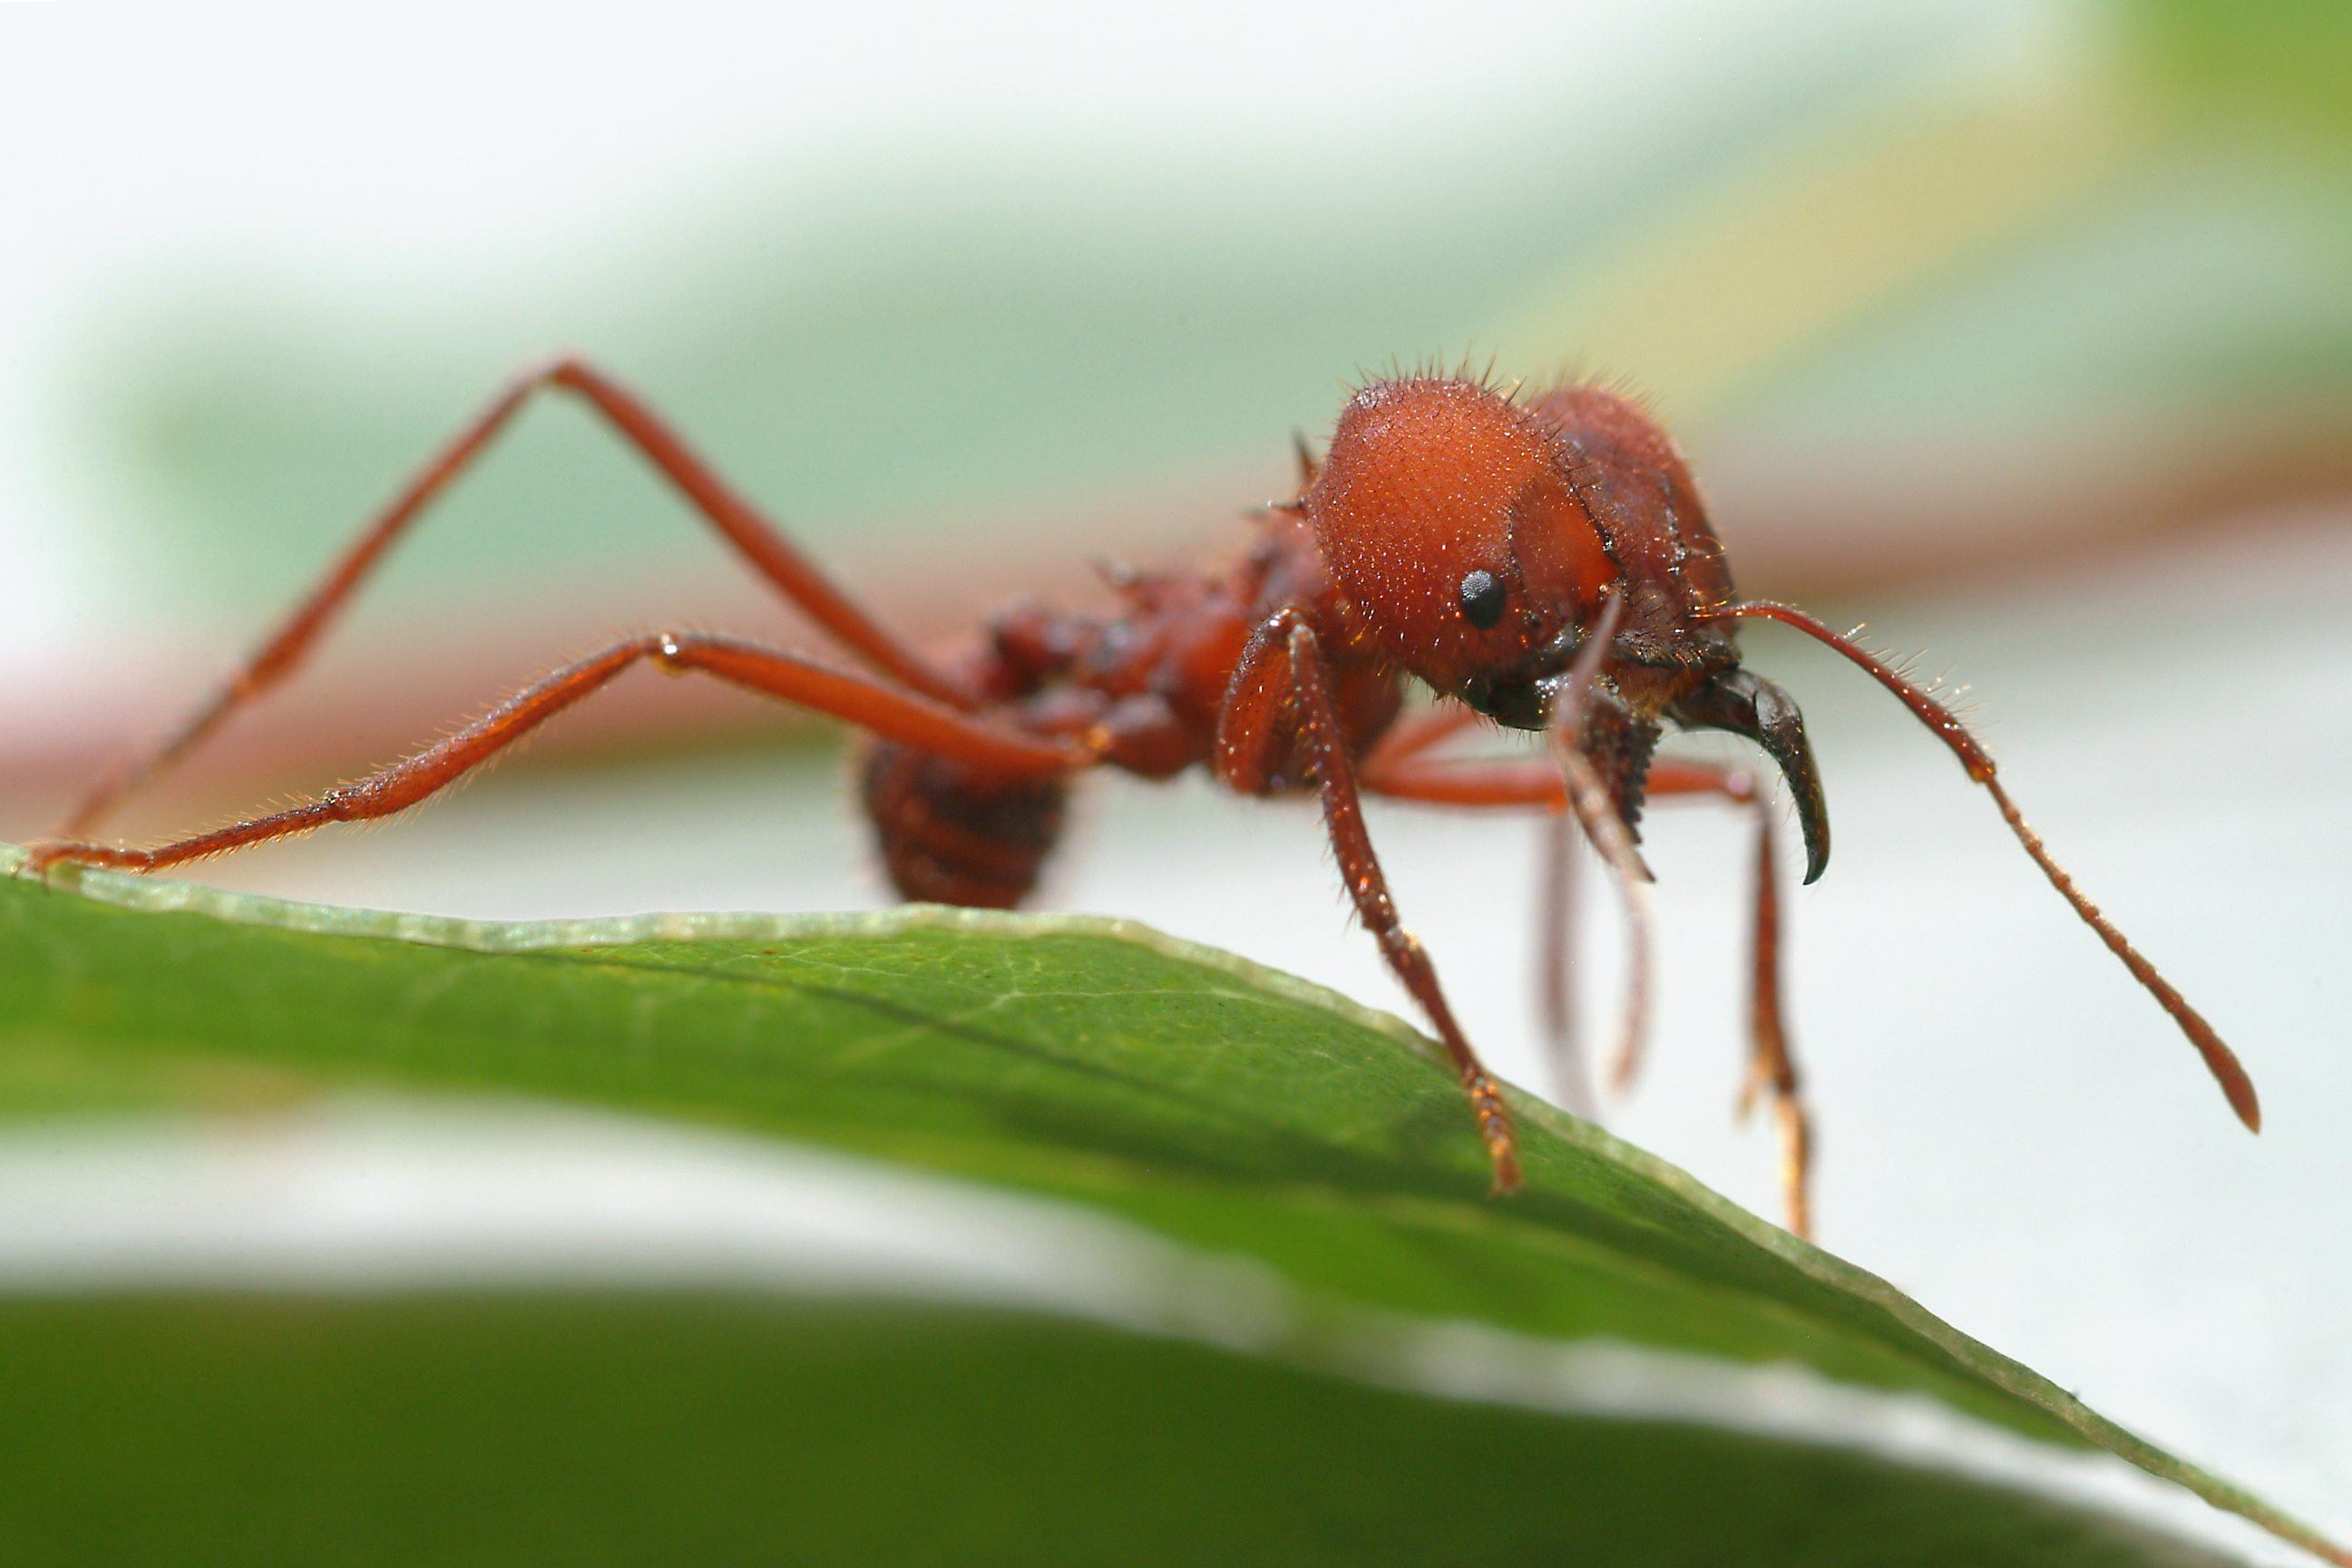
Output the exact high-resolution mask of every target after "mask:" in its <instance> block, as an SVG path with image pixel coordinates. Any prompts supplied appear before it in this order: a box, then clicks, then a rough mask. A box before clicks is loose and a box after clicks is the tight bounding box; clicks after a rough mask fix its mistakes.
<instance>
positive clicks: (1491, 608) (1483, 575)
mask: <svg viewBox="0 0 2352 1568" xmlns="http://www.w3.org/2000/svg"><path fill="white" fill-rule="evenodd" d="M1462 615H1463V618H1464V619H1465V620H1466V621H1468V622H1470V624H1471V625H1473V626H1475V627H1476V628H1478V630H1479V631H1481V632H1485V631H1487V630H1489V629H1491V628H1492V627H1493V626H1494V624H1495V622H1497V621H1500V620H1501V619H1502V618H1503V585H1502V584H1501V583H1500V582H1498V581H1496V579H1495V574H1494V573H1493V572H1491V571H1474V572H1472V573H1471V574H1470V575H1469V576H1467V577H1465V578H1464V579H1463V580H1462Z"/></svg>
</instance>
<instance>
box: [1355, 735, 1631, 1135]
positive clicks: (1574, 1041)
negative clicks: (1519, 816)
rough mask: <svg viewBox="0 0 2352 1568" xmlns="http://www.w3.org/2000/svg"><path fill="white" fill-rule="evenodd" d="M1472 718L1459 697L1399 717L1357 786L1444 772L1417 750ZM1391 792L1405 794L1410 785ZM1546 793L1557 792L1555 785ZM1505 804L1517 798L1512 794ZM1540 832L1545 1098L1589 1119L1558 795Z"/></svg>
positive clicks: (1565, 827) (1568, 833) (1540, 1023)
mask: <svg viewBox="0 0 2352 1568" xmlns="http://www.w3.org/2000/svg"><path fill="white" fill-rule="evenodd" d="M1480 722H1481V716H1480V715H1479V714H1478V712H1477V711H1476V710H1475V709H1474V708H1471V707H1469V706H1466V705H1465V704H1462V703H1442V704H1439V705H1437V706H1433V707H1427V708H1423V709H1421V710H1420V711H1418V712H1416V713H1412V714H1409V715H1407V716H1405V717H1403V718H1402V719H1399V720H1398V721H1397V722H1396V723H1395V724H1393V725H1391V726H1390V727H1389V729H1388V732H1387V733H1386V734H1385V735H1383V736H1381V738H1380V739H1379V741H1377V742H1376V743H1375V744H1374V745H1373V747H1372V748H1371V751H1370V753H1369V754H1368V755H1367V756H1366V757H1365V758H1364V763H1363V767H1362V769H1361V775H1362V783H1363V786H1364V788H1365V789H1370V791H1372V793H1374V794H1376V795H1378V794H1387V793H1391V791H1390V790H1388V789H1385V788H1384V781H1385V780H1386V779H1390V778H1392V777H1393V778H1400V779H1406V780H1408V781H1409V780H1410V779H1412V778H1414V777H1417V776H1418V775H1419V773H1420V771H1421V770H1422V769H1423V768H1426V769H1428V770H1431V771H1433V772H1434V773H1435V774H1436V775H1437V776H1438V777H1439V778H1440V779H1445V778H1447V777H1449V776H1451V775H1452V774H1453V773H1454V770H1455V768H1457V767H1458V766H1459V765H1458V764H1444V763H1436V762H1433V761H1427V760H1424V759H1423V758H1424V754H1425V753H1427V752H1430V751H1433V750H1435V749H1436V748H1437V747H1440V746H1442V745H1444V743H1445V742H1447V741H1449V740H1451V739H1453V738H1454V737H1455V736H1457V735H1460V734H1461V733H1462V732H1463V731H1465V730H1467V729H1470V728H1472V727H1475V726H1476V725H1477V724H1478V723H1480ZM1408 764H1414V765H1415V766H1412V767H1408V766H1407V765H1408ZM1541 771H1542V772H1543V773H1544V774H1546V775H1547V776H1549V778H1550V779H1551V781H1552V783H1553V785H1554V786H1557V785H1558V783H1559V769H1558V768H1551V767H1549V766H1547V767H1545V768H1542V769H1541ZM1396 792H1397V793H1400V794H1402V796H1404V797H1405V798H1411V797H1412V791H1411V789H1404V790H1402V791H1396ZM1553 793H1555V794H1558V793H1559V790H1558V789H1557V788H1555V789H1554V790H1553ZM1511 803H1513V804H1516V803H1517V800H1516V797H1515V798H1514V800H1512V802H1511ZM1542 834H1543V836H1542V839H1541V841H1540V843H1539V846H1538V854H1539V861H1538V870H1537V873H1536V883H1537V894H1536V907H1537V916H1536V932H1537V936H1536V1029H1537V1034H1538V1038H1539V1039H1540V1040H1542V1042H1543V1047H1544V1057H1545V1061H1547V1063H1548V1064H1549V1067H1550V1070H1551V1080H1552V1093H1553V1097H1554V1098H1555V1099H1556V1100H1558V1101H1559V1103H1560V1105H1561V1106H1562V1107H1563V1108H1565V1109H1566V1110H1568V1111H1570V1112H1571V1113H1574V1114H1576V1115H1579V1116H1581V1117H1583V1118H1584V1119H1585V1120H1586V1121H1588V1122H1591V1121H1597V1120H1598V1119H1599V1113H1600V1107H1599V1106H1597V1105H1596V1104H1594V1103H1593V1099H1592V1090H1591V1078H1592V1074H1591V1069H1590V1068H1589V1067H1588V1066H1587V1064H1586V1062H1585V1060H1584V1051H1583V1047H1582V1043H1581V1041H1580V1040H1578V1038H1577V1034H1576V1005H1575V976H1574V972H1573V967H1572V966H1571V964H1570V954H1571V953H1572V952H1573V951H1574V950H1575V930H1574V927H1575V921H1576V895H1575V876H1576V858H1575V857H1576V835H1575V832H1574V831H1573V827H1572V818H1571V817H1570V813H1569V811H1568V810H1567V807H1566V804H1565V802H1564V801H1563V803H1562V804H1561V805H1560V806H1559V808H1557V809H1556V810H1554V812H1553V814H1552V815H1551V816H1550V817H1549V818H1548V819H1547V820H1546V821H1545V822H1544V823H1543V827H1542Z"/></svg>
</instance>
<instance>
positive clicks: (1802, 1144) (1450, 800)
mask: <svg viewBox="0 0 2352 1568" xmlns="http://www.w3.org/2000/svg"><path fill="white" fill-rule="evenodd" d="M1363 782H1364V788H1365V789H1368V790H1370V792H1371V793H1373V794H1375V795H1381V796H1386V797H1389V798H1391V799H1395V800H1417V801H1421V802H1423V803H1424V804H1429V805H1440V806H1457V807H1472V808H1481V809H1493V808H1504V809H1510V808H1517V809H1520V810H1548V811H1551V812H1555V813H1559V812H1564V811H1565V810H1566V808H1567V794H1566V786H1565V784H1564V783H1563V781H1562V779H1561V777H1560V773H1559V768H1555V767H1553V766H1552V765H1551V764H1550V763H1549V762H1547V761H1542V760H1538V759H1534V758H1504V759H1498V760H1494V761H1448V760H1446V759H1444V758H1429V757H1414V758H1409V759H1407V760H1405V761H1402V762H1398V763H1395V764H1392V765H1390V766H1387V767H1384V768H1379V769H1377V770H1375V769H1372V768H1367V769H1366V770H1365V773H1364V779H1363ZM1692 795H1697V796H1706V797H1709V798H1712V799H1716V800H1723V801H1725V802H1727V803H1728V804H1731V805H1734V806H1738V807H1739V808H1740V809H1742V810H1746V811H1748V813H1749V814H1750V815H1751V817H1752V818H1753V820H1754V821H1755V823H1756V850H1755V882H1754V887H1755V894H1754V900H1753V903H1752V904H1751V906H1750V907H1751V910H1752V914H1751V917H1750V927H1749V928H1750V938H1749V947H1748V1076H1747V1078H1746V1080H1745V1081H1744V1082H1743V1086H1742V1088H1741V1091H1740V1096H1739V1108H1740V1110H1741V1111H1742V1112H1743V1113H1744V1112H1746V1111H1747V1110H1748V1107H1749V1105H1750V1104H1752V1103H1753V1102H1754V1100H1755V1097H1756V1095H1757V1094H1758V1093H1759V1092H1763V1093H1769V1095H1770V1096H1771V1099H1772V1111H1773V1119H1774V1122H1775V1123H1776V1124H1777V1126H1778V1128H1779V1132H1780V1196H1781V1202H1782V1205H1783V1207H1784V1209H1785V1211H1786V1213H1787V1216H1788V1222H1789V1228H1790V1230H1792V1231H1794V1232H1796V1233H1797V1234H1798V1235H1800V1236H1805V1237H1810V1236H1811V1234H1812V1197H1811V1194H1812V1120H1811V1113H1810V1111H1809V1110H1808V1108H1807V1106H1806V1103H1805V1100H1804V1095H1803V1091H1802V1084H1801V1078H1800V1076H1799V1073H1798V1071H1797V1062H1796V1057H1795V1053H1794V1051H1793V1049H1792V1048H1791V1046H1790V1040H1789V1031H1788V1027H1787V1023H1786V1019H1785V1015H1784V1012H1783V1009H1782V1004H1781V990H1780V867H1779V862H1778V859H1777V852H1778V841H1779V832H1778V825H1777V823H1776V821H1775V820H1774V817H1773V814H1772V810H1771V801H1770V800H1769V796H1768V795H1767V794H1766V793H1765V791H1763V790H1762V789H1759V786H1758V784H1757V781H1756V779H1755V777H1754V776H1753V775H1751V774H1748V773H1746V772H1743V771H1741V770H1740V769H1738V768H1724V767H1718V766H1717V765H1714V764H1711V763H1703V762H1689V761H1683V760H1681V759H1678V758H1660V759H1659V760H1658V761H1657V762H1655V763H1654V764H1653V765H1652V766H1651V768H1650V774H1649V796H1650V798H1651V799H1652V800H1660V799H1664V798H1669V797H1674V796H1692ZM1563 820H1564V819H1563ZM1548 826H1549V825H1548Z"/></svg>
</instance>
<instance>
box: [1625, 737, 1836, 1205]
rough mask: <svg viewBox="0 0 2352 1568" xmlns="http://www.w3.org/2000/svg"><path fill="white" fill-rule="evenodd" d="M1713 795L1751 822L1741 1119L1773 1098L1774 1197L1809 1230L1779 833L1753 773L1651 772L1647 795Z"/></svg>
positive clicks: (1671, 766)
mask: <svg viewBox="0 0 2352 1568" xmlns="http://www.w3.org/2000/svg"><path fill="white" fill-rule="evenodd" d="M1668 795H1713V796H1715V797H1717V799H1719V800H1724V801H1727V802H1728V803H1729V804H1731V805H1734V806H1738V807H1741V808H1743V809H1744V810H1747V811H1748V814H1749V815H1750V816H1752V817H1753V818H1754V819H1755V821H1756V873H1755V883H1754V885H1755V889H1756V893H1755V904H1754V913H1753V915H1751V917H1750V922H1751V923H1750V926H1749V936H1748V1077H1747V1080H1746V1081H1745V1082H1743V1083H1742V1084H1741V1085H1740V1089H1739V1099H1738V1113H1739V1115H1740V1116H1741V1117H1742V1118H1743V1119H1744V1118H1745V1117H1746V1116H1747V1114H1748V1111H1749V1109H1750V1108H1751V1107H1752V1106H1753V1105H1754V1104H1755V1103H1756V1096H1757V1094H1758V1092H1759V1091H1764V1092H1769V1093H1770V1094H1771V1096H1772V1119H1773V1122H1774V1123H1775V1124H1777V1125H1778V1127H1779V1128H1780V1201H1781V1205H1782V1207H1784V1209H1785V1210H1786V1211H1787V1214H1788V1217H1789V1228H1790V1230H1791V1231H1794V1232H1795V1233H1796V1234H1797V1235H1799V1236H1801V1237H1803V1238H1804V1239H1807V1240H1809V1241H1810V1240H1811V1239H1812V1235H1813V1205H1812V1171H1813V1125H1812V1113H1811V1111H1810V1110H1809V1109H1808V1108H1807V1106H1806V1104H1805V1098H1804V1092H1803V1087H1802V1084H1801V1082H1800V1080H1799V1078H1798V1074H1797V1058H1796V1052H1795V1051H1794V1050H1793V1049H1792V1048H1791V1047H1790V1043H1789V1030H1788V1023H1787V1019H1786V1015H1785V1013H1784V1012H1783V1010H1782V1008H1781V1003H1780V858H1779V848H1780V845H1779V832H1778V828H1777V824H1776V822H1775V821H1774V819H1773V813H1772V806H1771V801H1770V800H1769V798H1768V797H1767V795H1766V793H1765V792H1764V791H1763V790H1762V789H1759V788H1758V786H1757V783H1756V779H1755V776H1754V775H1753V774H1749V773H1746V772H1743V771H1741V770H1740V769H1738V768H1723V767H1718V766H1716V765H1713V764H1708V763H1700V762H1681V761H1675V762H1660V763H1658V764H1657V765H1655V766H1654V768H1652V769H1651V770H1650V796H1651V798H1652V799H1653V800H1656V799H1659V798H1661V797H1664V796H1668Z"/></svg>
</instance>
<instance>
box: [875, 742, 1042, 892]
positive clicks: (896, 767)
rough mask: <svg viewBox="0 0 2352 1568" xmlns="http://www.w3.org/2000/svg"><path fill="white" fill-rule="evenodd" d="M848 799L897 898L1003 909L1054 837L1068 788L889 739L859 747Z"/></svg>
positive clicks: (1029, 879) (1032, 881)
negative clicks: (999, 773)
mask: <svg viewBox="0 0 2352 1568" xmlns="http://www.w3.org/2000/svg"><path fill="white" fill-rule="evenodd" d="M858 785H859V789H858V798H859V800H860V801H861V802H862V803H863V804H864V806H865V808H866V818H867V820H868V821H871V822H872V823H873V824H874V836H875V840H876V842H877V844H878V845H879V846H880V848H881V851H882V863H883V866H884V869H885V870H887V872H888V873H889V877H890V885H891V886H892V887H894V888H896V889H897V890H898V895H899V896H900V897H902V898H906V899H909V900H912V901H914V902H916V903H921V904H960V905H962V906H964V907H966V908H974V909H1013V908H1017V907H1019V906H1020V904H1022V903H1023V901H1024V900H1025V899H1027V897H1028V896H1029V894H1031V893H1032V892H1034V890H1035V888H1036V886H1037V878H1038V874H1039V873H1040V872H1041V871H1042V870H1043V869H1044V867H1045V857H1046V856H1047V855H1049V854H1051V853H1052V852H1053V851H1054V846H1055V844H1056V843H1057V842H1059V841H1060V840H1061V836H1062V822H1063V817H1064V805H1065V802H1066V800H1068V798H1069V787H1068V785H1067V784H1066V783H1065V782H1064V781H1062V780H1061V779H1003V778H990V777H988V776H986V775H983V774H981V773H979V772H976V771H975V770H973V769H971V768H967V767H964V766H962V765H961V764H959V763H955V762H950V761H948V760H946V759H944V758H937V757H932V756H929V755H927V754H925V753H923V752H919V751H913V750H909V749H908V747H903V746H899V745H897V744H895V743H893V742H889V741H873V742H870V743H868V744H867V746H866V749H865V755H864V757H863V758H861V759H860V761H859V766H858Z"/></svg>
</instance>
